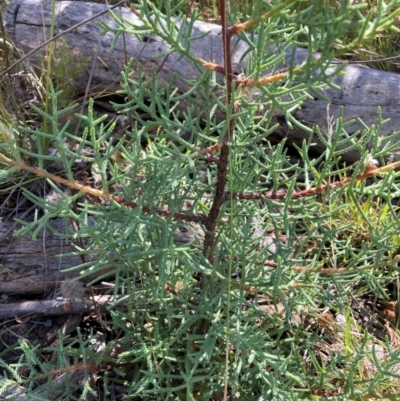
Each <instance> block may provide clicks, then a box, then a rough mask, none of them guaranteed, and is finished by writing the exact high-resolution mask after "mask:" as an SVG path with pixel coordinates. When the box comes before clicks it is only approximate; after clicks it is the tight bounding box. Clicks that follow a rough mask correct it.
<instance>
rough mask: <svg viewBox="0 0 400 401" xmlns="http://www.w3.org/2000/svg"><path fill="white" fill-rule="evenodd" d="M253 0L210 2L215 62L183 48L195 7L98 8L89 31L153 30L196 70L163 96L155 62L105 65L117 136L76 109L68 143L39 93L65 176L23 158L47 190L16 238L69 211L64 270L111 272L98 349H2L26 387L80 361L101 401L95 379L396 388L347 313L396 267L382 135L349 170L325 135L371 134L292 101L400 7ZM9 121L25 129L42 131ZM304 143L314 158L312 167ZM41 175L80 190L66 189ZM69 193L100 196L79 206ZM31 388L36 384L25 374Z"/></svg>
mask: <svg viewBox="0 0 400 401" xmlns="http://www.w3.org/2000/svg"><path fill="white" fill-rule="evenodd" d="M255 3H256V4H255V5H254V10H253V11H252V15H250V16H248V18H244V16H242V15H239V14H238V15H234V14H233V13H232V14H229V13H228V11H229V10H228V4H227V3H226V2H225V0H220V2H219V5H220V18H221V25H222V35H221V41H222V42H223V47H222V48H223V55H218V59H219V60H222V63H221V64H219V63H216V62H215V60H202V59H199V58H197V57H196V56H195V55H194V54H192V53H191V46H192V45H193V44H194V42H195V41H196V39H198V38H196V37H195V35H194V34H193V24H194V21H195V20H196V19H197V18H198V16H197V15H196V13H195V14H194V15H193V16H192V18H191V19H186V18H185V16H184V15H182V14H179V10H180V9H181V7H182V4H183V3H179V4H178V5H177V6H176V7H172V6H171V4H170V2H169V1H166V2H160V3H159V4H155V3H153V2H150V1H145V0H138V2H137V4H136V5H135V13H136V14H137V15H138V16H139V18H140V21H141V24H140V25H137V26H136V25H135V26H134V25H132V24H126V23H125V21H123V20H120V19H118V17H117V16H116V15H114V19H115V21H116V22H117V24H116V27H109V26H104V30H105V31H112V32H113V33H115V35H116V37H117V38H118V36H119V35H122V34H134V35H138V36H139V35H143V34H146V35H152V34H153V35H156V36H157V37H159V38H161V39H163V40H164V41H166V42H167V43H168V44H169V45H170V47H171V50H170V51H169V52H168V54H166V55H164V56H165V57H176V59H177V62H178V60H179V58H180V57H184V58H185V59H186V60H190V61H191V62H192V63H193V65H194V66H195V68H196V69H197V71H199V75H198V76H197V77H196V78H195V79H193V80H191V79H189V78H188V77H186V78H185V77H179V78H180V79H182V80H183V81H184V82H185V83H186V84H187V87H188V90H187V91H186V92H184V93H182V92H178V91H177V90H176V88H175V87H174V85H173V83H169V82H164V81H163V80H162V79H161V76H160V72H159V71H151V73H150V74H149V73H148V71H147V73H144V71H143V69H142V68H141V66H140V65H139V66H138V65H135V60H131V61H130V62H129V63H128V65H127V66H126V68H125V70H124V71H123V72H122V90H121V94H123V95H124V97H125V99H126V102H125V104H124V105H119V106H118V105H116V109H117V110H118V111H119V112H120V113H121V114H123V115H125V116H126V117H127V118H128V119H129V121H131V122H132V127H131V129H130V130H129V131H127V132H125V134H124V136H123V138H120V139H118V140H116V139H115V138H112V127H109V128H105V127H104V126H103V120H104V117H100V118H97V117H95V115H94V113H93V109H92V103H91V104H90V105H89V110H88V113H87V115H81V116H80V118H81V120H82V124H84V125H85V127H86V128H85V130H84V132H83V135H82V136H76V135H75V134H73V133H71V132H69V130H68V126H63V127H60V126H59V124H58V117H59V115H60V112H59V111H58V110H57V97H58V96H59V94H58V93H56V92H55V91H54V90H53V89H52V87H51V85H50V86H49V88H50V92H49V93H48V96H49V98H50V100H51V104H52V108H51V109H52V113H51V114H50V113H45V112H43V111H39V110H38V112H40V113H41V114H42V116H43V117H44V118H46V119H47V120H48V121H49V123H50V124H52V127H53V132H54V137H53V138H52V139H53V141H54V146H55V147H56V149H57V154H56V156H52V160H57V161H59V162H62V164H63V167H64V170H65V175H66V177H67V179H64V180H60V179H56V178H55V177H54V176H53V175H51V174H49V173H43V170H39V169H37V170H34V169H31V170H30V171H31V172H33V173H36V174H42V175H44V176H45V177H46V178H47V179H49V180H50V182H51V184H52V186H53V188H54V190H55V191H57V192H58V193H59V202H58V204H54V203H50V202H46V201H44V200H43V199H40V198H38V197H37V196H35V195H34V194H32V193H29V192H27V193H26V196H27V197H28V198H29V199H31V200H32V201H33V202H35V203H37V205H39V206H40V207H41V208H42V209H43V210H45V211H46V212H45V213H44V215H43V216H42V217H37V218H36V219H35V221H34V222H32V223H25V226H24V228H23V229H22V230H21V231H20V232H21V233H31V234H35V233H37V232H38V231H39V230H40V229H42V228H43V227H46V226H47V225H48V223H49V220H50V219H51V218H54V217H62V218H64V219H66V220H67V219H74V220H75V221H76V222H77V223H78V224H77V226H79V230H78V231H77V232H73V233H68V235H74V236H75V238H82V239H84V241H85V247H84V249H82V248H78V247H77V253H78V254H80V255H82V257H83V258H85V260H87V262H86V263H84V264H82V265H80V266H76V267H75V269H79V271H80V272H81V276H82V277H83V276H88V275H90V274H92V273H93V272H104V277H108V278H110V277H111V278H112V280H113V285H114V286H113V295H115V303H114V304H113V305H112V306H111V307H110V310H109V313H108V315H107V318H106V319H107V320H106V321H103V322H102V324H103V325H104V327H108V328H109V329H110V332H111V333H113V335H115V337H114V338H113V339H112V340H110V341H109V343H108V344H107V345H106V351H105V352H102V353H99V352H98V349H99V342H98V341H96V339H97V338H98V335H97V334H95V333H94V332H93V333H91V335H90V336H88V337H87V338H84V337H83V336H82V335H81V334H80V333H78V336H77V339H76V340H75V341H73V342H72V343H65V344H64V338H63V336H62V335H61V334H60V339H59V341H58V342H57V344H58V345H57V346H55V347H54V348H52V349H51V351H53V352H54V355H55V358H56V363H54V365H52V366H49V365H48V364H46V363H44V362H43V360H41V359H40V358H39V356H38V355H37V354H36V353H35V350H34V349H32V348H31V347H29V346H28V345H27V344H26V343H24V342H21V349H23V351H24V356H23V358H21V360H20V361H19V363H18V364H16V365H10V366H8V367H6V366H5V365H4V364H3V367H4V368H7V369H8V371H9V372H10V376H12V378H13V383H12V384H14V385H15V384H16V383H18V384H22V385H25V386H26V391H27V395H28V396H29V397H30V396H31V395H33V394H37V392H38V391H40V389H47V390H46V391H49V392H50V390H49V389H48V387H46V386H47V384H43V383H42V382H40V380H39V379H43V377H50V376H53V375H56V374H59V373H65V372H72V371H74V369H75V371H77V370H79V369H81V370H85V369H86V371H87V372H93V371H96V372H97V375H98V376H101V383H102V385H103V390H102V393H103V394H104V397H105V398H107V396H108V393H109V389H110V386H111V385H112V384H119V385H121V384H122V385H124V389H125V391H126V393H125V394H124V396H125V397H126V398H128V399H134V398H135V397H141V398H142V399H144V400H217V399H223V400H232V399H236V400H249V401H254V400H282V401H283V400H285V401H287V400H299V399H313V398H315V399H318V398H319V396H336V397H337V398H336V399H341V400H348V399H357V397H359V398H360V399H361V398H363V399H368V397H369V399H372V395H373V394H379V393H382V392H391V393H394V392H399V383H398V382H395V381H394V379H391V378H393V377H394V373H393V370H394V367H395V366H396V361H397V359H398V357H399V352H398V350H396V349H391V348H390V347H391V345H390V342H389V341H388V342H386V344H381V345H379V347H382V349H383V348H385V349H386V350H387V351H390V353H388V355H387V357H386V358H385V359H379V358H378V357H377V351H376V350H377V347H378V340H377V339H376V338H373V337H372V336H370V335H369V334H368V332H367V331H366V330H364V329H363V328H362V327H361V326H360V325H359V322H357V321H356V319H354V318H353V316H352V314H351V311H352V308H353V307H354V303H355V302H358V300H359V299H361V297H362V296H363V294H366V293H373V294H374V295H375V296H377V297H379V298H383V299H385V298H388V297H389V294H388V291H387V288H386V285H387V283H388V282H390V281H393V280H394V279H395V278H396V276H397V271H398V267H397V263H398V262H397V249H398V232H399V222H398V218H397V211H396V208H395V207H394V206H392V203H391V199H392V197H393V196H397V195H398V192H399V190H398V187H397V176H398V173H397V172H395V170H394V169H393V168H392V167H396V166H397V164H395V165H394V166H391V169H389V168H385V167H383V168H381V169H376V168H375V162H371V160H373V158H374V157H379V159H380V161H382V162H383V161H384V160H385V158H387V157H388V156H390V153H391V150H392V149H393V148H394V147H395V146H396V144H397V143H396V133H394V134H393V135H392V136H391V137H390V138H389V139H388V143H389V144H390V146H387V147H385V149H384V150H382V149H379V148H374V149H373V151H375V153H373V154H372V155H371V154H370V152H369V151H365V152H364V154H363V155H362V157H361V159H360V162H359V163H357V164H356V165H355V166H346V165H343V164H340V160H341V155H342V154H343V146H348V147H351V146H353V147H357V148H358V149H367V148H368V145H369V143H370V141H371V139H374V138H375V137H376V136H377V135H378V133H379V127H378V128H377V127H365V131H364V132H363V135H362V136H359V135H357V133H356V134H354V135H349V134H348V133H347V132H346V127H347V124H348V122H346V121H344V120H343V118H342V117H340V118H339V119H338V120H337V121H335V122H334V124H333V126H332V127H331V128H332V131H330V132H328V133H323V132H322V128H319V127H316V128H314V129H311V128H310V127H306V126H305V125H304V124H303V122H301V121H297V120H296V119H295V118H294V117H293V116H292V112H293V111H294V110H296V109H297V108H299V107H301V105H302V103H303V101H304V100H305V99H307V98H309V97H310V96H312V95H313V94H315V93H318V95H319V96H320V95H322V93H323V88H324V87H325V86H326V85H330V86H333V87H335V85H334V83H333V79H334V78H335V76H336V75H337V74H340V73H341V71H342V69H341V68H330V67H331V66H332V63H333V61H334V59H335V57H337V56H340V55H342V54H345V53H346V52H348V51H349V50H351V49H354V48H356V47H357V46H359V45H360V44H361V43H362V42H363V41H364V40H365V39H367V38H370V37H373V36H374V35H377V34H379V33H380V32H382V31H383V30H385V29H389V27H390V26H392V25H393V23H394V20H395V17H396V15H397V14H400V11H399V10H400V8H399V6H400V2H399V1H392V2H390V4H388V5H386V4H384V3H383V2H382V1H378V4H377V11H376V13H375V15H374V13H372V12H370V13H367V15H366V16H365V15H363V14H362V13H361V11H360V9H361V8H362V5H360V4H356V5H352V4H350V2H349V1H343V2H340V4H338V5H336V4H334V5H333V6H332V7H330V6H327V5H326V2H322V1H315V2H312V3H311V4H310V3H309V2H303V1H296V0H286V1H275V2H273V4H271V3H266V2H263V1H257V2H255ZM239 19H240V20H241V21H243V22H242V23H234V21H239ZM349 30H352V31H355V32H359V34H358V36H357V37H356V39H354V40H353V41H352V42H351V43H349V44H348V45H344V44H343V43H342V44H341V46H340V47H337V45H338V44H339V43H340V38H341V37H342V36H343V35H345V34H346V32H348V31H349ZM240 43H242V44H243V43H244V44H245V45H246V46H248V51H247V54H246V57H248V60H247V69H246V71H243V72H240V73H238V72H237V71H236V72H235V71H234V69H233V52H234V50H235V47H236V46H239V45H240ZM272 44H273V45H272ZM298 46H304V47H306V48H307V49H308V54H309V56H307V57H305V59H304V62H302V63H301V64H296V63H295V60H296V57H295V56H296V54H295V49H296V47H298ZM337 49H339V50H337ZM317 52H318V54H319V57H315V55H316V54H317ZM285 60H286V61H285ZM283 64H285V65H286V67H287V68H286V69H285V70H282V65H283ZM328 69H329V70H328ZM132 71H134V72H132ZM194 94H195V96H194ZM199 102H200V103H199ZM182 104H183V105H185V107H182ZM199 104H200V105H201V107H199ZM277 110H279V115H281V116H282V118H283V119H284V120H285V121H286V123H287V124H288V125H289V127H290V126H292V125H296V126H301V127H303V128H304V129H305V130H307V131H309V133H310V139H309V140H308V141H304V143H303V144H302V147H297V152H298V154H299V155H300V156H299V157H300V158H301V163H297V162H295V163H291V160H290V158H289V155H288V153H287V152H288V149H287V148H286V147H285V146H284V145H285V144H284V143H283V142H281V143H279V144H273V143H272V142H270V141H269V139H271V138H272V135H273V132H274V130H275V129H276V128H277V122H279V121H278V120H277V118H276V116H277ZM378 112H379V111H378V110H377V113H378ZM144 114H145V117H144ZM27 131H28V132H30V133H31V134H33V135H36V136H37V137H38V138H39V139H40V138H43V137H47V136H48V135H49V134H47V133H46V132H41V130H40V129H36V130H32V129H27ZM313 135H314V137H313ZM315 137H318V138H320V139H321V141H324V143H325V144H326V151H325V153H323V154H322V155H321V156H319V157H318V158H317V159H312V158H311V157H310V156H309V149H310V147H311V146H312V143H313V138H315ZM66 141H68V142H70V143H74V144H76V147H75V150H71V149H72V147H66V146H65V142H66ZM346 144H347V145H346ZM84 147H90V148H91V155H90V156H85V157H84V159H85V160H86V161H88V162H90V163H92V165H93V169H94V170H95V172H97V173H98V174H99V175H100V177H101V182H102V186H103V187H102V189H101V191H100V190H94V189H92V188H89V187H85V186H82V185H79V184H78V183H76V182H75V181H74V178H73V177H74V174H73V170H72V166H73V164H74V162H75V161H76V160H77V159H81V158H83V156H82V154H81V153H82V149H83V148H84ZM30 156H31V157H33V156H34V157H35V158H37V160H38V165H39V166H40V167H43V168H44V167H45V161H47V160H49V156H47V155H44V154H41V153H40V152H38V153H36V154H34V155H33V154H30ZM367 159H368V160H369V161H370V162H369V164H368V163H367V164H368V165H369V167H368V166H367V168H366V163H365V160H367ZM1 160H2V161H3V162H6V163H9V164H10V163H11V164H12V161H10V159H7V158H6V157H4V156H2V157H1ZM371 163H372V164H373V166H370V165H371ZM14 165H15V166H17V167H19V168H28V166H25V167H24V165H23V164H21V163H20V164H16V163H14ZM378 176H379V177H378ZM367 178H372V180H371V181H372V183H371V184H369V185H368V186H367V185H366V179H367ZM56 180H57V181H58V182H60V183H61V184H64V185H65V186H69V187H72V188H74V189H76V190H78V191H80V192H78V193H76V194H75V195H70V194H67V193H66V192H65V191H64V189H62V188H60V187H59V186H57V185H56V183H55V182H54V181H56ZM82 192H83V193H85V192H86V193H89V194H91V195H94V196H97V197H100V198H104V199H106V202H103V203H102V204H93V203H90V202H88V201H87V200H86V201H84V200H82V199H81V196H82ZM73 202H77V204H78V206H77V208H72V207H71V205H72V203H73ZM183 232H186V233H187V235H186V236H183V235H182V233H183ZM187 238H189V239H187ZM93 255H95V256H96V257H95V258H94V257H93ZM97 280H98V278H97ZM122 304H123V305H124V308H121V305H122ZM335 317H336V318H337V319H336V320H335ZM342 317H343V319H344V320H343V319H342ZM341 319H342V320H341ZM70 361H74V363H76V366H79V368H78V367H75V368H71V367H70V366H69V365H68V364H69V363H71V362H70ZM366 361H369V362H370V364H369V365H368V366H369V367H370V368H369V369H370V370H369V373H368V375H367V374H366V369H367V367H366V366H367V362H366ZM371 364H372V365H373V367H372V368H371ZM24 366H29V367H31V369H32V372H33V373H32V375H31V377H30V378H28V380H26V379H24V378H22V377H21V375H20V373H19V370H20V369H21V367H24ZM96 369H97V370H96ZM371 372H373V373H371ZM67 380H68V379H67ZM91 380H92V377H91V376H90V375H87V376H85V378H84V380H83V384H82V383H80V382H74V381H73V380H70V381H69V382H68V386H69V390H68V391H67V390H65V391H64V392H62V393H58V394H57V395H56V396H54V397H53V398H52V399H75V398H74V397H75V396H76V398H78V397H81V398H83V399H85V397H86V396H87V395H88V394H89V393H93V394H95V396H98V394H97V393H95V392H94V391H95V390H94V387H93V386H92V385H91ZM390 380H392V381H391V382H390ZM32 381H37V382H38V384H40V386H41V387H40V386H39V387H38V388H34V387H31V386H27V385H26V384H27V383H31V382H32ZM10 383H11V382H10ZM10 383H9V385H10ZM67 388H68V387H67ZM393 388H394V389H395V390H394V391H393ZM71 389H72V390H71ZM43 391H44V390H43ZM35 392H36V393H35ZM41 394H42V393H41Z"/></svg>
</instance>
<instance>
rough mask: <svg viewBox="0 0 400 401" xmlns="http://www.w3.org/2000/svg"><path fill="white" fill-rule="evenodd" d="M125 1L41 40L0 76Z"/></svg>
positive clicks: (0, 74)
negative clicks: (40, 42)
mask: <svg viewBox="0 0 400 401" xmlns="http://www.w3.org/2000/svg"><path fill="white" fill-rule="evenodd" d="M124 3H126V0H122V1H120V2H119V3H117V4H115V5H113V6H111V7H110V8H107V9H106V10H104V11H101V12H100V13H97V14H95V15H93V16H92V17H90V18H88V19H85V20H84V21H81V22H79V23H78V24H76V25H73V26H71V28H68V29H66V30H65V31H63V32H61V33H59V34H58V35H56V36H53V37H52V38H50V39H49V40H46V42H43V43H42V44H41V45H39V46H38V47H36V48H35V49H33V50H31V51H30V52H29V53H27V54H25V56H23V57H21V58H20V59H19V60H18V61H16V62H15V63H14V64H12V65H10V66H9V67H8V68H6V69H5V70H4V71H3V72H1V73H0V78H2V77H4V75H6V74H7V73H8V72H9V71H11V70H12V69H13V68H14V67H15V66H17V65H18V64H20V63H22V62H23V61H25V60H26V59H27V58H28V57H30V56H32V54H34V53H36V52H37V51H38V50H40V49H42V48H43V47H45V46H47V45H48V44H49V43H51V42H53V41H55V40H57V39H59V38H61V37H62V36H64V35H66V34H67V33H69V32H72V31H73V30H74V29H76V28H79V27H80V26H82V25H85V24H87V23H88V22H90V21H92V20H94V19H96V18H98V17H101V16H102V15H103V14H106V13H108V12H109V11H110V10H113V9H114V8H117V7H119V6H121V5H122V4H124Z"/></svg>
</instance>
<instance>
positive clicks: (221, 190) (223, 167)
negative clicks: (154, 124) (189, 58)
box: [203, 0, 234, 261]
mask: <svg viewBox="0 0 400 401" xmlns="http://www.w3.org/2000/svg"><path fill="white" fill-rule="evenodd" d="M219 6H220V16H221V24H222V38H223V49H224V73H225V86H226V105H227V110H229V108H230V105H231V100H232V81H233V71H232V55H231V39H232V34H231V33H229V28H228V21H227V14H226V7H227V5H226V0H220V2H219ZM229 114H230V113H229V112H227V118H228V119H229V123H228V127H227V133H226V135H225V136H224V137H223V139H222V144H221V153H220V156H219V161H218V164H217V184H216V188H215V194H214V200H213V203H212V205H211V209H210V213H209V215H208V216H207V219H206V221H205V224H204V226H205V228H206V232H205V236H204V245H203V253H204V255H206V256H208V257H209V259H210V261H212V260H213V257H212V248H213V247H214V243H215V232H214V231H215V227H216V225H217V222H218V218H219V215H220V212H221V207H222V205H223V203H224V195H225V187H226V173H227V167H228V160H229V146H228V142H229V141H230V139H231V135H232V132H233V126H234V120H233V119H231V118H230V116H229Z"/></svg>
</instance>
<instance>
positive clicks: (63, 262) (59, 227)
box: [0, 219, 82, 294]
mask: <svg viewBox="0 0 400 401" xmlns="http://www.w3.org/2000/svg"><path fill="white" fill-rule="evenodd" d="M50 225H51V228H52V230H50V229H47V230H45V231H42V232H41V233H40V234H39V236H38V239H37V240H36V241H33V240H32V239H31V237H29V236H20V237H14V236H13V235H12V234H13V232H11V233H9V234H8V235H7V236H6V237H5V238H4V239H3V241H1V242H0V258H1V260H2V264H1V266H0V294H35V293H43V292H45V291H50V290H51V289H54V288H55V287H56V286H57V285H58V284H59V283H60V282H63V281H65V280H71V279H73V278H75V277H77V276H78V275H79V271H73V272H67V273H61V271H62V270H63V269H67V268H71V267H74V266H78V265H80V264H82V260H81V258H80V257H79V256H62V257H60V256H58V255H60V254H66V253H68V252H72V251H73V250H74V248H73V247H72V245H70V244H66V243H65V240H64V239H62V238H61V237H59V236H57V235H55V233H54V232H60V233H62V232H65V230H66V228H65V226H64V222H63V221H62V220H61V219H60V220H54V221H52V222H51V223H50ZM12 226H13V223H1V224H0V237H2V236H3V234H5V233H8V232H9V231H10V230H9V228H10V227H12Z"/></svg>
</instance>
